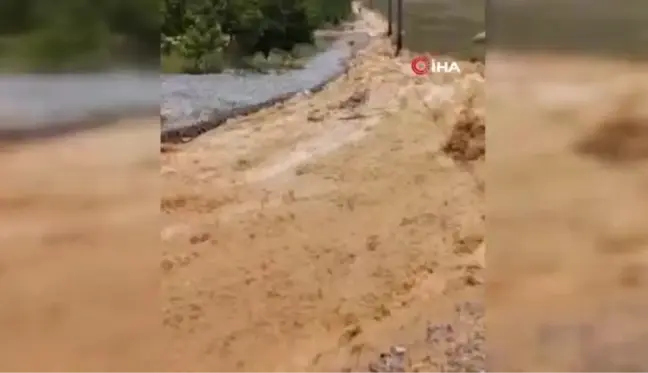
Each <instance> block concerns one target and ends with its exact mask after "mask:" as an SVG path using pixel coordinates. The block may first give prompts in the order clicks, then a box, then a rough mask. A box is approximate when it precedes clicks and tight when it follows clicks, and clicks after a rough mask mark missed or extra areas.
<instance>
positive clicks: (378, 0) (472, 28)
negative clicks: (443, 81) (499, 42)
mask: <svg viewBox="0 0 648 373" xmlns="http://www.w3.org/2000/svg"><path fill="white" fill-rule="evenodd" d="M404 1H405V2H404V5H403V30H404V32H405V34H404V36H403V44H404V47H405V48H407V49H409V50H412V51H416V52H430V53H432V54H439V55H447V56H451V57H453V58H456V59H461V60H467V59H470V58H478V59H480V60H483V59H484V56H485V53H486V48H485V46H484V45H478V44H475V43H473V41H472V39H473V37H474V36H475V35H476V34H477V33H479V32H481V31H483V30H484V29H485V27H486V0H404ZM389 2H390V0H366V3H367V5H368V6H369V7H371V8H374V9H377V10H379V11H380V12H381V13H383V14H384V15H385V16H387V14H388V11H387V10H388V8H389V7H388V4H389ZM391 3H392V6H393V11H392V15H393V27H394V30H396V28H397V25H396V3H397V0H392V1H391Z"/></svg>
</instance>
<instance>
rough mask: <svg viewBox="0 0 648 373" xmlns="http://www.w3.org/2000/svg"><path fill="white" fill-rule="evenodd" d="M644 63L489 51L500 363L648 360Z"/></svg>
mask: <svg viewBox="0 0 648 373" xmlns="http://www.w3.org/2000/svg"><path fill="white" fill-rule="evenodd" d="M647 73H648V66H646V65H638V64H630V63H625V62H615V61H602V60H593V59H585V58H576V57H571V58H570V57H556V56H526V57H516V56H511V55H501V54H495V53H493V54H489V58H488V74H487V75H488V92H487V97H488V104H487V112H488V117H487V120H488V126H489V130H488V131H489V132H488V145H487V147H488V175H489V176H488V191H489V192H488V210H487V216H488V227H487V231H488V266H489V272H488V273H489V275H488V303H487V309H488V314H489V326H488V327H489V334H488V343H489V361H491V362H492V365H490V366H489V370H493V371H516V370H520V369H522V368H523V369H522V370H523V371H644V370H646V369H648V358H647V357H646V354H645V351H646V348H647V347H648V319H646V317H645V315H646V313H647V312H648V297H646V294H647V292H646V291H647V290H648V219H646V216H647V212H648V163H647V161H648V111H647V109H648V105H647V103H648V95H647V94H648V90H647V89H646V87H647V86H648V85H647V83H648V79H647V77H648V74H647ZM522 97H523V98H524V99H520V98H522Z"/></svg>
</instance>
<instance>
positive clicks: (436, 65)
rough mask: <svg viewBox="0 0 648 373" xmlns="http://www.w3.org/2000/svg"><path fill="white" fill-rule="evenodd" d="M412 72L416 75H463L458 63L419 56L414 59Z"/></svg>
mask: <svg viewBox="0 0 648 373" xmlns="http://www.w3.org/2000/svg"><path fill="white" fill-rule="evenodd" d="M411 65H412V72H413V73H414V74H415V75H427V74H429V73H461V68H460V67H459V64H458V63H457V62H456V61H437V60H433V59H430V58H429V57H427V56H418V57H414V58H413V59H412V63H411Z"/></svg>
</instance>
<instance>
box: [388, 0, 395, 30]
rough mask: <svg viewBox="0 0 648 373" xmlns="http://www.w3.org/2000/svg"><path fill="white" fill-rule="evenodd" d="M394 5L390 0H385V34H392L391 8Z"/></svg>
mask: <svg viewBox="0 0 648 373" xmlns="http://www.w3.org/2000/svg"><path fill="white" fill-rule="evenodd" d="M393 9H394V6H393V4H392V0H387V36H391V35H392V13H393V12H392V10H393Z"/></svg>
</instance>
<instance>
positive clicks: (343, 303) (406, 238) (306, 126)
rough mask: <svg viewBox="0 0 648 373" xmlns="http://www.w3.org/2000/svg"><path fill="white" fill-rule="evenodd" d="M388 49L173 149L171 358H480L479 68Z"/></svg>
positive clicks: (168, 157)
mask: <svg viewBox="0 0 648 373" xmlns="http://www.w3.org/2000/svg"><path fill="white" fill-rule="evenodd" d="M366 16H367V14H365V17H366ZM376 19H377V21H376V22H379V18H376ZM376 27H379V28H380V27H384V24H378V25H377V26H376ZM391 56H392V51H391V47H390V46H389V44H388V42H387V41H385V40H380V39H376V40H374V41H372V43H371V45H370V47H369V48H368V49H367V50H365V51H363V52H361V53H360V56H359V57H358V58H357V59H356V60H355V61H354V63H353V66H352V68H351V70H350V72H349V73H348V74H347V75H346V76H344V77H342V78H340V79H339V80H337V81H335V82H333V83H332V84H331V85H329V86H328V87H327V88H325V89H324V90H323V91H322V92H320V93H317V94H315V95H312V96H309V97H305V96H302V97H296V98H294V99H291V100H290V101H288V102H286V103H285V104H283V105H279V106H276V107H272V108H269V109H265V110H263V111H261V112H259V113H256V114H253V115H251V116H248V117H245V118H240V119H235V120H231V121H229V122H227V123H226V124H225V125H223V126H222V127H221V128H219V129H217V130H214V131H211V132H208V133H206V134H205V135H203V136H201V137H199V138H197V139H195V140H194V141H193V142H190V143H188V144H185V145H179V146H164V147H163V148H162V171H161V174H162V180H163V181H162V183H163V191H162V193H163V199H162V206H161V208H162V211H163V219H164V223H163V224H164V228H163V231H162V239H163V253H162V254H163V255H162V260H161V270H162V271H163V288H162V294H163V296H164V299H165V306H164V314H165V325H166V327H167V328H168V329H169V330H171V331H172V333H173V340H174V345H173V346H174V347H173V349H174V354H173V356H172V358H173V359H174V363H173V364H172V366H171V369H182V370H194V369H195V370H247V371H249V370H289V371H292V370H308V371H311V370H334V371H339V370H353V371H367V370H372V371H389V370H394V369H401V368H402V369H406V370H439V369H440V370H444V371H465V370H467V369H469V370H479V369H483V368H484V354H485V351H484V350H485V349H484V331H483V322H484V321H483V286H482V283H483V280H484V279H483V266H484V255H485V254H484V251H485V245H484V242H483V238H484V229H485V222H484V219H485V217H484V208H485V206H484V181H483V180H484V179H483V172H484V142H485V138H484V135H485V127H484V122H483V115H484V111H483V110H484V92H483V85H484V81H483V76H482V74H481V73H480V70H481V69H482V67H480V66H473V65H463V68H464V70H463V73H462V74H458V75H446V76H443V75H436V76H429V77H425V78H415V77H414V76H413V75H412V73H411V70H410V65H409V58H411V56H403V57H402V58H401V59H394V58H392V57H391Z"/></svg>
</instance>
